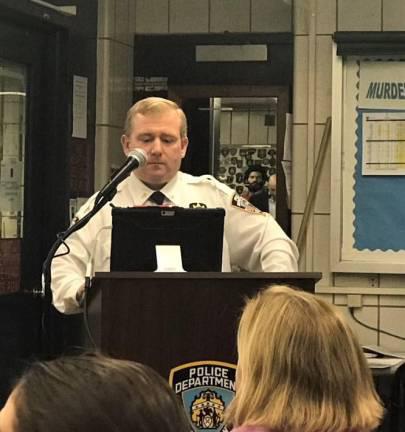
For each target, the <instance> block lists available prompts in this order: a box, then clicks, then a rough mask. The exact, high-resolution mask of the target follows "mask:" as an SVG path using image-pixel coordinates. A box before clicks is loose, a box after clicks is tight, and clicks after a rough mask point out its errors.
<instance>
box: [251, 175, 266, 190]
mask: <svg viewBox="0 0 405 432" xmlns="http://www.w3.org/2000/svg"><path fill="white" fill-rule="evenodd" d="M263 184H264V183H263V176H262V173H261V172H258V171H252V172H251V173H250V174H249V176H248V178H247V187H248V189H249V190H250V192H257V191H259V190H260V189H261V188H262V187H263Z"/></svg>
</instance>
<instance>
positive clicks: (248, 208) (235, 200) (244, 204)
mask: <svg viewBox="0 0 405 432" xmlns="http://www.w3.org/2000/svg"><path fill="white" fill-rule="evenodd" d="M232 206H233V207H237V208H239V209H241V210H243V211H245V212H247V213H255V214H261V215H265V214H266V213H264V212H262V211H261V210H259V209H258V208H256V207H255V206H254V205H253V204H250V202H249V201H248V200H247V199H246V198H243V197H241V196H240V195H238V194H235V195H234V196H233V197H232Z"/></svg>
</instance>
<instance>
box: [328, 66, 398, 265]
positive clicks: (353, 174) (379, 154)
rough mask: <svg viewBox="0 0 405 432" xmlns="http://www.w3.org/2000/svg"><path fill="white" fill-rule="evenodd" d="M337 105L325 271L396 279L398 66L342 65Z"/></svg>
mask: <svg viewBox="0 0 405 432" xmlns="http://www.w3.org/2000/svg"><path fill="white" fill-rule="evenodd" d="M340 97H341V101H342V102H341V107H342V108H341V109H342V113H341V122H342V124H341V136H340V137H339V138H340V139H339V141H340V142H334V143H333V148H335V151H334V150H332V151H334V153H333V154H334V156H336V155H338V154H339V155H340V156H339V157H341V161H339V162H338V163H336V165H335V167H334V168H333V177H335V180H336V181H337V182H336V185H337V184H339V187H340V188H341V194H336V195H335V196H333V197H332V216H333V217H332V226H333V227H337V228H333V230H334V232H335V233H334V234H333V238H332V242H335V245H334V246H333V248H332V249H333V250H332V260H333V261H334V262H333V263H332V267H333V270H334V271H350V272H352V271H355V272H359V271H360V272H361V271H365V272H371V273H376V272H379V273H384V272H387V273H400V272H403V270H404V266H403V263H404V260H405V223H404V221H405V199H404V198H403V191H404V190H405V62H403V61H399V59H389V60H388V59H387V60H384V59H362V58H348V59H345V60H344V62H343V63H342V94H340ZM334 103H335V102H334ZM336 128H337V125H336V124H335V130H336ZM339 215H340V216H339ZM338 218H340V219H338ZM333 230H332V231H333ZM337 242H339V243H337Z"/></svg>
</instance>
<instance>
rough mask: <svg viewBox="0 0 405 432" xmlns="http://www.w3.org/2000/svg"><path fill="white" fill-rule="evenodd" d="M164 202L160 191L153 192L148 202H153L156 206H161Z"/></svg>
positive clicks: (163, 196)
mask: <svg viewBox="0 0 405 432" xmlns="http://www.w3.org/2000/svg"><path fill="white" fill-rule="evenodd" d="M164 200H165V195H164V194H163V193H162V192H160V191H155V192H153V194H152V195H151V196H150V197H149V201H153V202H154V203H155V204H157V205H162V204H163V201H164Z"/></svg>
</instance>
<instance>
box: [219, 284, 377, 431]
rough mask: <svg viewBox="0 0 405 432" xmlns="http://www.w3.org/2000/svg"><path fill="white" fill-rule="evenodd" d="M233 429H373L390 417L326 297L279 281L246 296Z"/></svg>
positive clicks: (355, 343)
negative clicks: (386, 413) (322, 297)
mask: <svg viewBox="0 0 405 432" xmlns="http://www.w3.org/2000/svg"><path fill="white" fill-rule="evenodd" d="M238 354H239V361H238V369H237V386H236V396H235V398H234V400H233V401H232V403H231V404H230V406H229V409H228V411H227V421H228V424H231V425H233V427H234V429H233V432H268V431H272V432H274V431H277V432H366V431H367V432H368V431H372V430H373V429H375V428H376V427H377V426H378V425H379V423H380V421H381V418H382V416H383V407H382V405H381V402H380V400H379V398H378V395H377V393H376V391H375V389H374V385H373V380H372V376H371V372H370V369H369V368H368V365H367V362H366V359H365V357H364V355H363V353H362V350H361V347H360V345H359V343H358V341H357V339H356V337H355V335H354V334H353V332H352V330H351V329H350V327H349V325H348V324H347V322H346V321H345V319H344V318H343V317H342V316H341V315H340V314H339V312H338V311H337V309H336V308H334V307H333V306H332V305H331V304H329V303H327V302H326V301H324V300H322V299H320V298H318V297H316V296H315V295H313V294H309V293H306V292H303V291H299V290H296V289H292V288H289V287H286V286H272V287H269V288H267V289H266V290H264V291H262V292H260V293H259V294H258V295H257V296H256V297H255V298H254V299H251V300H249V301H248V302H247V304H246V306H245V309H244V311H243V314H242V317H241V320H240V324H239V330H238Z"/></svg>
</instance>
